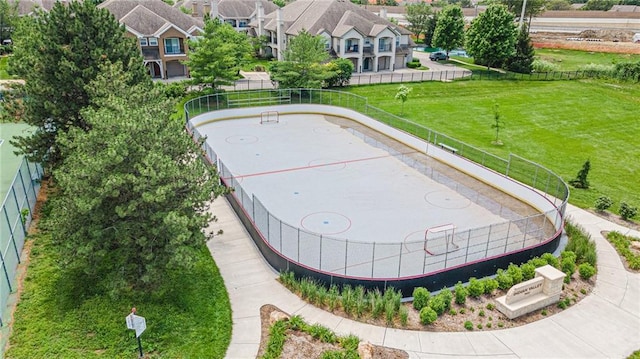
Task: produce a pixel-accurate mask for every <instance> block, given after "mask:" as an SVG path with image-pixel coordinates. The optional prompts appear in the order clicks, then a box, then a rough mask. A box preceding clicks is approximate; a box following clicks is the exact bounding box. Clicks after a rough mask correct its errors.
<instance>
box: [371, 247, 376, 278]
mask: <svg viewBox="0 0 640 359" xmlns="http://www.w3.org/2000/svg"><path fill="white" fill-rule="evenodd" d="M375 266H376V242H373V251H371V278H373V269H374V268H375Z"/></svg>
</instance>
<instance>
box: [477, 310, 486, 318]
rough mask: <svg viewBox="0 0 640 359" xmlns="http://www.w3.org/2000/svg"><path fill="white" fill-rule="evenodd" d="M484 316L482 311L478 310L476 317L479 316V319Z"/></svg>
mask: <svg viewBox="0 0 640 359" xmlns="http://www.w3.org/2000/svg"><path fill="white" fill-rule="evenodd" d="M485 315H486V314H485V313H484V310H480V311H479V312H478V316H480V317H484V316H485Z"/></svg>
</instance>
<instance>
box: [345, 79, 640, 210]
mask: <svg viewBox="0 0 640 359" xmlns="http://www.w3.org/2000/svg"><path fill="white" fill-rule="evenodd" d="M409 86H410V87H412V88H413V91H412V92H411V93H410V95H409V99H408V100H407V102H406V103H405V106H404V116H403V117H405V118H407V119H409V120H412V121H414V122H417V123H420V124H423V125H425V126H427V127H429V128H431V129H434V130H436V131H439V132H442V133H445V134H448V135H450V136H452V137H454V138H457V139H459V140H461V141H464V142H466V143H468V144H471V145H473V146H476V147H479V148H481V149H485V150H487V151H489V152H491V153H494V154H496V155H499V156H502V157H507V156H508V154H509V153H514V154H517V155H520V156H523V157H525V158H528V159H530V160H533V161H535V162H538V163H540V164H542V165H543V166H545V167H547V168H549V169H550V170H552V171H554V172H555V173H557V174H558V175H560V176H562V177H563V178H564V179H565V180H570V179H573V178H575V176H576V174H577V173H578V171H579V170H580V169H581V168H582V165H583V163H584V162H585V161H586V160H587V159H589V160H590V161H591V172H590V173H589V177H588V179H589V181H590V182H591V188H590V189H588V190H578V189H573V190H572V191H571V199H570V202H571V203H573V204H575V205H578V206H580V207H583V208H586V207H593V205H594V202H595V199H596V198H597V197H598V196H600V195H607V196H609V197H611V198H612V199H613V200H614V201H615V204H614V206H613V208H612V210H613V211H617V210H618V205H619V203H620V201H621V200H624V201H627V203H629V204H631V205H634V206H640V190H638V174H640V161H638V160H637V159H638V158H640V147H639V146H638V138H640V121H639V120H638V116H637V113H638V112H637V111H638V108H640V86H638V85H628V84H612V83H606V82H600V81H552V82H551V81H550V82H545V81H459V82H453V83H439V82H428V83H420V84H410V85H409ZM397 87H398V85H397V84H396V85H393V84H392V85H379V86H363V87H356V88H351V89H349V90H348V91H350V92H353V93H356V94H358V95H361V96H365V97H367V98H368V101H369V104H374V105H375V106H376V107H379V108H381V109H383V110H385V111H387V112H390V113H393V114H399V113H400V110H401V102H400V101H397V100H394V94H395V93H396V89H397ZM494 104H498V105H499V109H500V110H499V111H500V114H501V118H502V119H503V120H504V122H505V126H506V127H505V128H504V129H503V130H502V131H501V134H500V140H502V142H504V145H503V146H494V145H492V143H491V142H492V140H493V139H494V137H495V131H494V130H493V129H492V128H491V125H492V124H493V106H494ZM632 159H633V160H632Z"/></svg>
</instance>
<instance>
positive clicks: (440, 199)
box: [424, 191, 471, 209]
mask: <svg viewBox="0 0 640 359" xmlns="http://www.w3.org/2000/svg"><path fill="white" fill-rule="evenodd" d="M424 200H425V201H427V203H429V204H431V205H433V206H436V207H439V208H444V209H462V208H466V207H469V206H470V205H471V201H470V200H469V199H467V198H464V197H462V196H460V195H456V194H453V193H451V191H434V192H429V193H427V194H425V195H424Z"/></svg>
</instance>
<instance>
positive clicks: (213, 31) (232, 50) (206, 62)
mask: <svg viewBox="0 0 640 359" xmlns="http://www.w3.org/2000/svg"><path fill="white" fill-rule="evenodd" d="M189 48H190V49H191V51H190V52H189V60H187V61H186V62H185V63H186V65H187V66H189V69H190V70H191V78H192V81H193V83H194V84H197V85H204V86H208V87H212V88H214V89H217V88H218V87H220V86H221V85H230V84H232V83H233V81H234V80H236V79H237V78H238V77H239V75H238V72H239V71H240V67H241V66H242V65H243V64H244V63H245V62H246V61H247V60H248V58H249V56H251V52H252V46H251V44H250V43H249V39H248V38H247V35H246V34H244V33H240V32H238V31H236V30H234V29H233V27H231V25H229V24H227V23H223V22H221V21H220V20H219V19H211V20H208V21H207V22H206V23H205V25H204V34H203V35H202V37H200V38H196V39H192V40H189Z"/></svg>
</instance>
